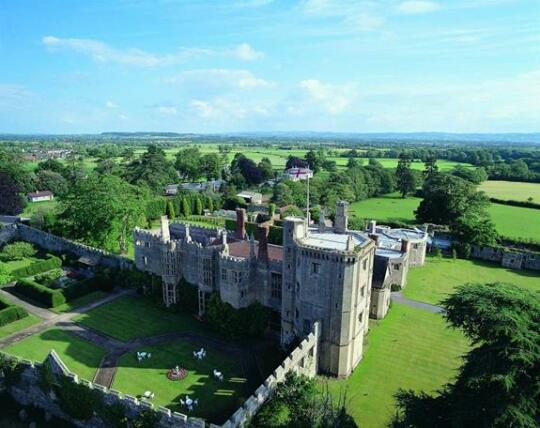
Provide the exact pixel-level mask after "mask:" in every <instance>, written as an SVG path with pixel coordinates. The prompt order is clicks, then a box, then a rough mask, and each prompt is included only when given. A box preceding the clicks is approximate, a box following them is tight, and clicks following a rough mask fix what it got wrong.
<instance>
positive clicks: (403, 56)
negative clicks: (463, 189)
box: [0, 0, 540, 134]
mask: <svg viewBox="0 0 540 428" xmlns="http://www.w3.org/2000/svg"><path fill="white" fill-rule="evenodd" d="M106 131H172V132H196V133H218V132H252V131H266V132H268V131H270V132H271V131H328V132H420V131H439V132H488V133H489V132H493V133H495V132H538V131H540V1H538V0H300V1H286V0H283V1H281V0H230V1H224V0H220V1H217V0H214V1H207V0H88V1H65V0H33V1H31V0H0V133H26V134H28V133H99V132H106Z"/></svg>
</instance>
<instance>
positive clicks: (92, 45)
mask: <svg viewBox="0 0 540 428" xmlns="http://www.w3.org/2000/svg"><path fill="white" fill-rule="evenodd" d="M41 41H42V43H43V45H45V46H46V47H48V48H49V49H51V50H52V51H56V50H61V49H63V50H70V51H74V52H78V53H80V54H83V55H87V56H89V57H90V58H92V59H93V60H94V61H95V62H99V63H108V62H112V63H118V64H123V65H129V66H137V67H159V66H167V65H174V64H178V63H182V62H186V61H188V60H189V59H192V58H195V57H201V56H226V57H233V58H236V59H239V60H242V61H253V60H256V59H259V58H261V57H262V56H263V53H262V52H259V51H257V50H255V49H254V48H252V47H251V46H250V45H249V44H248V43H241V44H240V45H238V46H236V47H234V48H200V47H191V48H186V47H181V48H179V49H177V50H176V52H174V53H170V54H156V53H152V52H147V51H144V50H141V49H136V48H127V49H117V48H113V47H111V46H109V45H108V44H106V43H104V42H101V41H98V40H92V39H75V38H67V39H63V38H59V37H55V36H45V37H43V38H42V40H41Z"/></svg>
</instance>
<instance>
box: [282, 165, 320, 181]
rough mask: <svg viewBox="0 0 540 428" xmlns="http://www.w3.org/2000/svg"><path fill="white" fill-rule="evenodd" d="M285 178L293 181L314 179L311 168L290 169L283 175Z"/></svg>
mask: <svg viewBox="0 0 540 428" xmlns="http://www.w3.org/2000/svg"><path fill="white" fill-rule="evenodd" d="M283 177H284V178H285V179H287V180H292V181H299V180H307V179H308V178H313V171H312V170H311V169H309V168H296V167H295V168H289V169H287V170H286V171H285V172H284V173H283Z"/></svg>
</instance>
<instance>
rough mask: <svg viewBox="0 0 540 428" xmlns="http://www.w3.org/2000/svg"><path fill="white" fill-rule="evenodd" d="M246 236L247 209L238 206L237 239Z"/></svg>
mask: <svg viewBox="0 0 540 428" xmlns="http://www.w3.org/2000/svg"><path fill="white" fill-rule="evenodd" d="M245 238H246V210H245V209H244V208H236V239H245Z"/></svg>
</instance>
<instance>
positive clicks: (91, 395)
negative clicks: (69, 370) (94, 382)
mask: <svg viewBox="0 0 540 428" xmlns="http://www.w3.org/2000/svg"><path fill="white" fill-rule="evenodd" d="M59 381H60V382H59V383H60V386H59V387H58V388H57V389H56V392H57V395H58V398H59V404H60V408H61V409H62V410H63V411H64V412H66V413H67V414H68V415H70V416H71V417H73V418H75V419H78V420H88V419H90V418H91V417H92V416H93V415H94V411H95V410H97V409H98V408H99V405H100V404H101V402H102V400H101V395H100V393H99V392H98V391H97V390H94V389H90V388H88V387H87V386H85V385H81V384H77V383H74V382H72V381H71V380H70V379H68V378H67V377H64V376H62V377H61V378H60V379H59Z"/></svg>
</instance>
